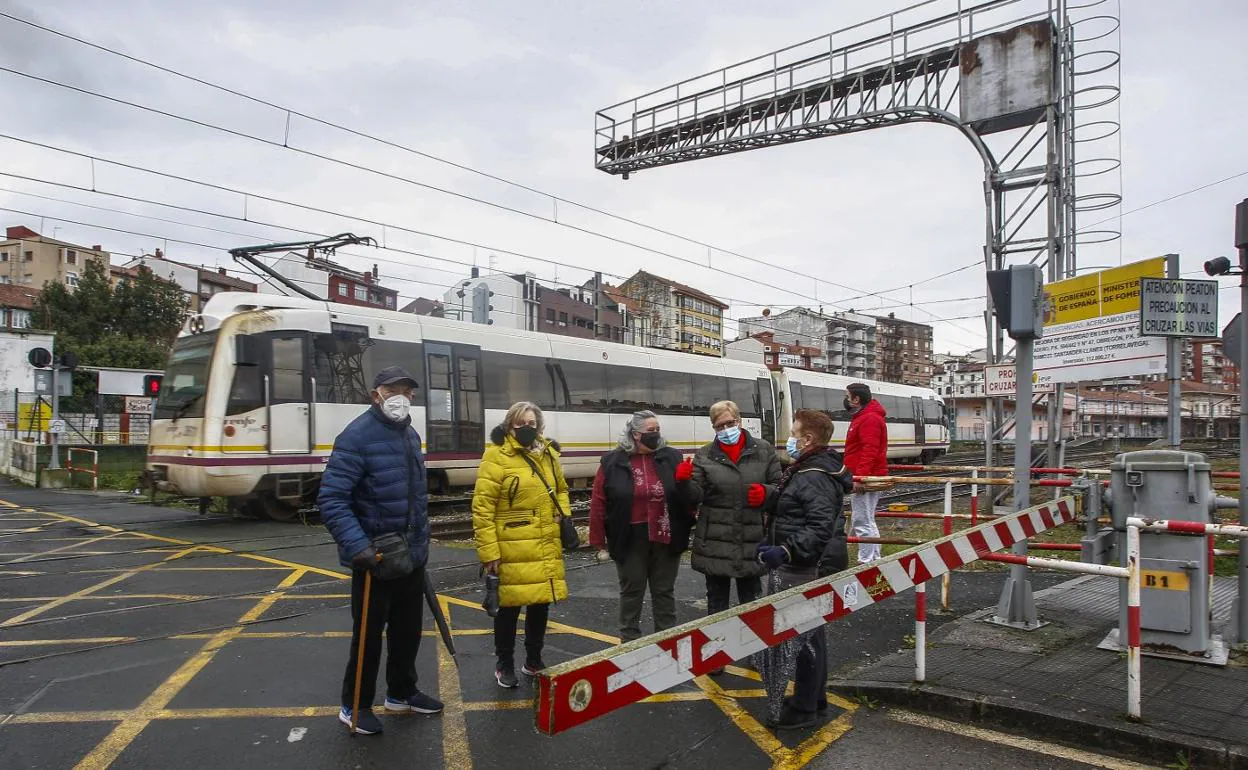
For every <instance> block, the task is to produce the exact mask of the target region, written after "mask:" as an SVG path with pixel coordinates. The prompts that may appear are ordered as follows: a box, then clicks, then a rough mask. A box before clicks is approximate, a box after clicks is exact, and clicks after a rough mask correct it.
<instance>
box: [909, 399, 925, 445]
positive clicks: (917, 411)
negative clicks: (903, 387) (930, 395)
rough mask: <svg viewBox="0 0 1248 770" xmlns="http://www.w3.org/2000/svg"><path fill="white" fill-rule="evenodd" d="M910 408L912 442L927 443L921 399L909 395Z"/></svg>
mask: <svg viewBox="0 0 1248 770" xmlns="http://www.w3.org/2000/svg"><path fill="white" fill-rule="evenodd" d="M910 409H911V411H912V412H913V413H914V443H916V444H918V445H919V446H923V445H924V444H926V443H927V422H926V420H925V418H924V415H923V399H922V398H920V397H918V396H911V397H910Z"/></svg>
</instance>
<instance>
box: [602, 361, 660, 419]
mask: <svg viewBox="0 0 1248 770" xmlns="http://www.w3.org/2000/svg"><path fill="white" fill-rule="evenodd" d="M609 371H610V374H609V376H608V377H607V380H608V382H607V392H608V394H610V396H611V411H613V412H636V411H638V410H640V409H649V408H650V404H651V403H653V401H654V392H653V390H652V388H651V386H650V370H649V369H642V368H641V367H638V366H613V367H611V369H610V370H609Z"/></svg>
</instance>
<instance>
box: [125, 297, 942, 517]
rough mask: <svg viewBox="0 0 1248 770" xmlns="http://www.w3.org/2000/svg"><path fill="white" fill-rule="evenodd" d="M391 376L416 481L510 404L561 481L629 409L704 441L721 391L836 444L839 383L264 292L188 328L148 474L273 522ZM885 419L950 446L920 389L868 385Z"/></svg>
mask: <svg viewBox="0 0 1248 770" xmlns="http://www.w3.org/2000/svg"><path fill="white" fill-rule="evenodd" d="M396 364H397V365H400V366H403V367H405V368H406V369H407V370H408V371H409V372H411V373H412V375H413V376H414V377H416V378H417V379H418V380H419V381H420V383H421V387H420V390H419V392H418V393H417V396H416V398H415V399H414V400H415V403H414V404H413V405H412V406H413V408H412V420H413V422H414V424H415V426H416V429H417V430H418V431H419V432H420V434H421V436H422V437H423V438H424V442H425V452H426V455H427V460H428V468H429V482H430V488H431V490H432V491H434V492H447V491H449V490H451V489H452V488H455V487H466V486H471V485H472V484H473V482H474V480H475V477H476V469H477V464H478V461H479V459H480V457H481V453H482V450H483V448H484V446H485V443H486V441H487V440H488V436H489V433H490V430H491V429H492V428H493V427H494V426H495V425H496V424H498V423H499V422H500V421H501V420H502V418H503V415H504V413H505V411H506V410H507V408H508V407H509V406H510V405H511V404H512V403H513V402H515V401H520V400H528V401H533V402H536V403H537V404H539V405H540V406H541V407H542V409H543V410H544V411H545V413H546V423H547V429H546V432H547V434H548V435H549V436H551V437H553V438H556V439H557V440H558V441H559V442H560V444H561V445H562V447H563V458H564V459H563V463H564V470H565V472H566V474H567V476H568V478H569V480H577V479H580V480H584V479H590V478H592V476H593V474H594V472H595V471H596V469H597V467H598V459H599V457H601V456H602V454H603V453H605V452H607V451H608V450H610V449H611V448H612V447H613V446H614V444H615V441H616V438H617V437H618V435H619V434H620V431H621V430H622V429H623V425H624V423H625V421H626V420H627V419H628V417H629V415H630V414H631V413H632V412H633V411H636V410H638V409H653V410H654V411H655V412H657V413H658V414H659V415H660V416H661V418H662V427H663V433H664V435H665V436H666V437H667V440H668V441H669V443H671V444H672V445H673V446H675V447H676V448H678V449H681V450H683V451H686V452H691V451H692V450H694V449H695V448H697V447H698V446H701V445H702V444H704V443H705V442H707V441H709V440H710V439H711V437H712V435H713V430H712V428H711V425H710V421H709V419H708V407H710V405H711V404H712V403H714V402H716V401H720V400H722V399H731V400H733V401H735V402H736V403H737V404H738V405H739V406H740V407H741V411H742V418H743V422H744V426H745V427H746V429H747V430H749V431H750V432H751V433H752V434H753V435H755V436H758V437H761V438H762V439H763V440H764V441H767V442H770V443H772V444H777V443H779V444H783V442H784V440H785V439H787V437H788V429H789V425H790V424H791V421H792V415H793V412H794V410H796V409H801V408H809V409H821V410H825V411H827V412H828V413H829V414H831V415H832V417H833V419H834V420H836V423H837V424H836V434H835V437H834V439H833V443H834V444H836V443H840V442H843V440H844V435H845V431H846V428H847V426H848V423H847V420H848V415H847V414H846V413H845V412H844V411H843V407H842V405H841V401H842V399H843V398H844V395H845V386H846V385H848V384H849V383H850V382H851V380H850V379H848V378H845V377H838V376H833V375H827V374H819V373H815V372H809V371H803V370H785V371H777V372H772V371H768V370H767V369H766V368H765V367H763V366H761V365H753V364H749V363H745V362H741V361H734V360H730V359H721V358H709V357H706V356H698V355H693V354H686V353H676V352H671V351H665V350H657V349H652V348H641V347H635V346H631V345H622V344H616V343H611V342H602V341H597V340H591V339H579V338H575V337H565V336H560V335H552V334H541V333H536V332H527V331H520V330H513V329H499V328H494V327H491V326H484V325H479V324H471V323H464V322H461V321H452V320H447V319H442V318H430V317H427V316H416V315H410V314H407V313H397V312H394V311H387V310H380V309H373V308H367V307H356V306H352V305H340V304H336V303H327V302H319V301H314V300H307V299H302V298H293V297H283V296H270V295H262V294H236V293H223V294H218V295H216V296H214V297H213V298H212V299H211V300H209V301H208V303H207V304H206V305H205V306H204V308H203V312H202V313H201V314H200V315H197V316H193V317H192V318H190V319H189V320H188V321H187V325H186V327H185V328H184V330H183V333H182V335H181V336H180V337H179V339H178V341H177V343H176V344H175V346H174V349H173V352H172V354H171V356H170V360H169V365H168V368H167V371H166V372H165V377H164V382H163V384H162V387H161V392H160V397H159V399H158V401H157V403H156V408H155V413H154V415H153V420H152V427H151V444H150V446H149V448H148V457H147V470H148V472H149V474H151V477H152V480H153V481H154V482H155V483H157V484H158V485H159V487H160V488H162V489H167V490H169V491H174V492H177V493H180V494H183V495H188V496H196V497H227V498H231V499H232V500H233V501H234V502H236V503H239V504H242V505H246V506H251V507H253V509H254V511H255V512H257V513H261V514H263V515H266V516H269V517H271V518H277V519H285V518H290V517H292V516H294V515H295V514H296V512H297V510H298V506H299V504H300V503H301V502H306V501H308V500H310V499H312V498H314V497H315V494H316V489H317V485H318V483H319V479H320V474H321V472H322V471H323V470H324V468H325V463H326V460H327V459H328V456H329V453H330V450H331V449H332V448H333V442H334V438H335V437H336V436H337V435H338V433H339V432H340V431H341V430H342V429H343V427H345V426H346V425H347V423H348V422H350V421H351V420H352V419H353V418H354V417H355V416H356V415H358V414H360V412H361V411H362V410H363V409H365V408H366V404H367V403H368V391H369V388H370V386H371V384H372V379H373V376H374V374H375V373H376V372H377V371H378V370H380V369H382V368H384V367H386V366H391V365H396ZM869 384H870V385H871V388H872V391H873V392H874V393H875V395H876V397H877V398H879V399H880V401H881V402H882V403H883V405H884V407H885V408H886V410H887V411H888V413H889V425H888V428H889V442H890V443H889V456H890V457H892V458H897V459H901V458H905V459H922V460H929V459H931V458H932V457H935V456H936V455H938V454H940V453H942V452H944V451H945V450H947V449H948V445H949V439H948V430H947V428H946V425H945V420H944V410H943V404H942V402H941V400H940V398H939V397H938V396H937V395H936V394H935V393H934V392H933V391H931V390H927V389H924V388H914V387H907V386H904V385H893V384H888V383H876V382H871V383H869Z"/></svg>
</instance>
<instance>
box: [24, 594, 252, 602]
mask: <svg viewBox="0 0 1248 770" xmlns="http://www.w3.org/2000/svg"><path fill="white" fill-rule="evenodd" d="M58 598H60V597H57V596H25V597H22V598H18V599H0V603H4V602H50V601H55V600H56V599H58ZM249 598H250V599H258V598H260V597H259V596H258V595H257V596H251V597H248V596H198V595H195V594H106V595H104V596H81V597H79V598H78V601H112V600H114V599H175V600H177V601H183V602H190V601H202V600H204V599H249Z"/></svg>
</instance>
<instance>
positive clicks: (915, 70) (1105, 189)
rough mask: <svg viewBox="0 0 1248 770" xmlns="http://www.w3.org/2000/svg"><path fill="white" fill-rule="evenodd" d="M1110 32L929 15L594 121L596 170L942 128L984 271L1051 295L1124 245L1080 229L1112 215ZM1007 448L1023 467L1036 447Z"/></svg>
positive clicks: (645, 100) (773, 59) (901, 16)
mask: <svg viewBox="0 0 1248 770" xmlns="http://www.w3.org/2000/svg"><path fill="white" fill-rule="evenodd" d="M1117 30H1118V18H1117V5H1116V3H1111V0H1083V1H1082V2H1080V1H1079V0H984V1H983V2H970V0H927V1H926V2H920V3H917V4H914V5H911V6H908V7H906V8H903V9H901V10H898V11H896V12H893V13H889V14H885V15H883V16H880V17H877V18H875V19H871V20H869V21H865V22H862V23H860V24H856V25H853V26H851V27H847V28H845V29H841V30H837V31H835V32H832V33H830V34H827V35H822V36H820V37H817V38H813V39H811V40H807V41H805V42H802V43H798V44H796V45H792V46H788V47H786V48H783V49H780V50H778V51H774V52H771V53H769V54H765V55H763V56H758V57H755V58H752V59H749V60H747V61H744V62H740V63H738V64H734V65H731V66H728V67H723V68H720V69H717V70H714V71H712V72H708V73H706V74H704V75H700V76H697V77H693V78H689V79H686V80H683V81H681V82H679V83H676V84H674V85H670V86H667V87H665V88H660V89H657V90H655V91H651V92H649V93H646V94H643V95H641V96H638V97H635V98H633V99H629V100H627V101H624V102H620V103H619V104H615V105H612V106H610V107H607V108H605V109H602V110H599V111H598V112H597V113H596V120H595V149H594V163H595V166H596V167H597V168H598V169H600V170H602V171H605V172H607V173H610V174H618V175H621V176H623V177H624V178H625V179H627V178H628V177H629V176H630V175H631V174H632V173H634V172H637V171H641V170H645V169H653V168H657V167H660V166H667V165H672V164H675V163H683V162H687V161H691V160H699V159H703V158H711V157H716V156H720V155H727V154H731V153H737V152H744V151H747V150H754V149H759V148H763V147H770V146H775V145H780V144H791V143H794V142H802V141H808V140H811V139H818V138H823V137H830V136H837V135H840V134H848V133H854V132H858V131H866V130H869V129H875V128H882V127H886V126H893V125H902V124H906V123H918V122H927V123H936V124H940V125H945V126H949V127H952V128H954V129H956V130H958V131H960V132H961V133H962V134H963V135H964V136H965V137H966V138H967V139H968V140H969V141H970V142H971V144H972V145H973V146H974V147H975V149H976V151H977V152H978V153H979V156H980V159H981V161H982V163H983V169H984V209H985V218H984V267H985V269H986V270H1001V269H1004V268H1006V267H1007V266H1008V265H1009V264H1010V263H1021V262H1024V261H1025V262H1029V263H1032V264H1041V265H1042V266H1044V267H1045V269H1046V275H1047V280H1048V281H1056V280H1060V279H1062V278H1066V277H1070V276H1073V275H1075V273H1076V269H1077V265H1078V262H1077V259H1076V252H1077V246H1084V247H1088V246H1095V245H1096V244H1106V243H1111V242H1114V241H1116V240H1118V239H1119V238H1120V237H1121V233H1120V232H1119V231H1118V230H1115V229H1109V228H1101V229H1087V228H1085V229H1084V230H1083V231H1080V230H1078V229H1077V228H1076V220H1077V217H1078V215H1079V214H1081V213H1086V212H1092V211H1109V210H1111V209H1115V208H1118V207H1120V204H1121V193H1120V176H1119V173H1118V172H1119V170H1120V167H1121V159H1120V157H1119V151H1118V144H1117V136H1118V134H1119V130H1120V125H1119V123H1118V121H1117V120H1116V115H1111V116H1109V117H1106V116H1105V115H1104V111H1105V109H1106V108H1112V106H1113V105H1115V103H1116V102H1117V100H1118V96H1119V94H1120V84H1119V80H1118V78H1119V60H1120V55H1119V53H1118V51H1117V50H1116V47H1115V46H1114V45H1113V42H1112V38H1113V37H1114V36H1115V34H1116V32H1117ZM1115 180H1117V185H1116V184H1115ZM1077 188H1079V189H1078V190H1077ZM984 323H985V332H986V335H985V336H986V342H987V345H986V347H987V354H988V355H987V358H988V362H989V363H996V362H998V361H1000V360H1002V359H1003V358H1005V357H1006V355H1007V350H1006V349H1005V339H1004V330H1003V329H1001V328H1000V326H999V324H997V322H996V320H995V319H994V317H993V313H992V307H991V300H989V305H988V307H987V309H986V311H985V313H984ZM1063 399H1064V394H1063V392H1062V389H1061V388H1060V387H1059V388H1058V392H1057V394H1056V396H1055V397H1053V398H1050V399H1049V430H1048V433H1047V435H1048V437H1049V458H1050V462H1052V461H1053V460H1055V459H1056V458H1055V457H1054V455H1055V454H1056V450H1055V445H1054V443H1053V442H1054V441H1055V440H1057V437H1059V436H1060V432H1061V420H1062V403H1063ZM1024 408H1025V407H1024ZM988 411H989V420H990V430H989V431H988V438H989V440H988V442H987V457H986V462H987V464H988V465H989V466H993V465H994V463H995V458H994V456H993V455H994V452H993V449H994V442H995V441H996V440H997V439H999V438H1000V436H1001V435H1002V434H1003V433H1004V431H1005V430H1006V429H1007V428H1008V426H1007V423H1006V421H1005V419H1004V413H1003V410H1002V404H1001V402H1000V400H993V403H992V405H991V407H990V409H989V410H988ZM1028 411H1029V410H1028ZM1016 444H1017V446H1016V451H1025V452H1027V453H1028V457H1030V443H1029V442H1027V441H1016ZM985 489H986V488H985ZM986 494H988V493H987V492H986ZM985 502H989V501H988V500H986V501H985Z"/></svg>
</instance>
